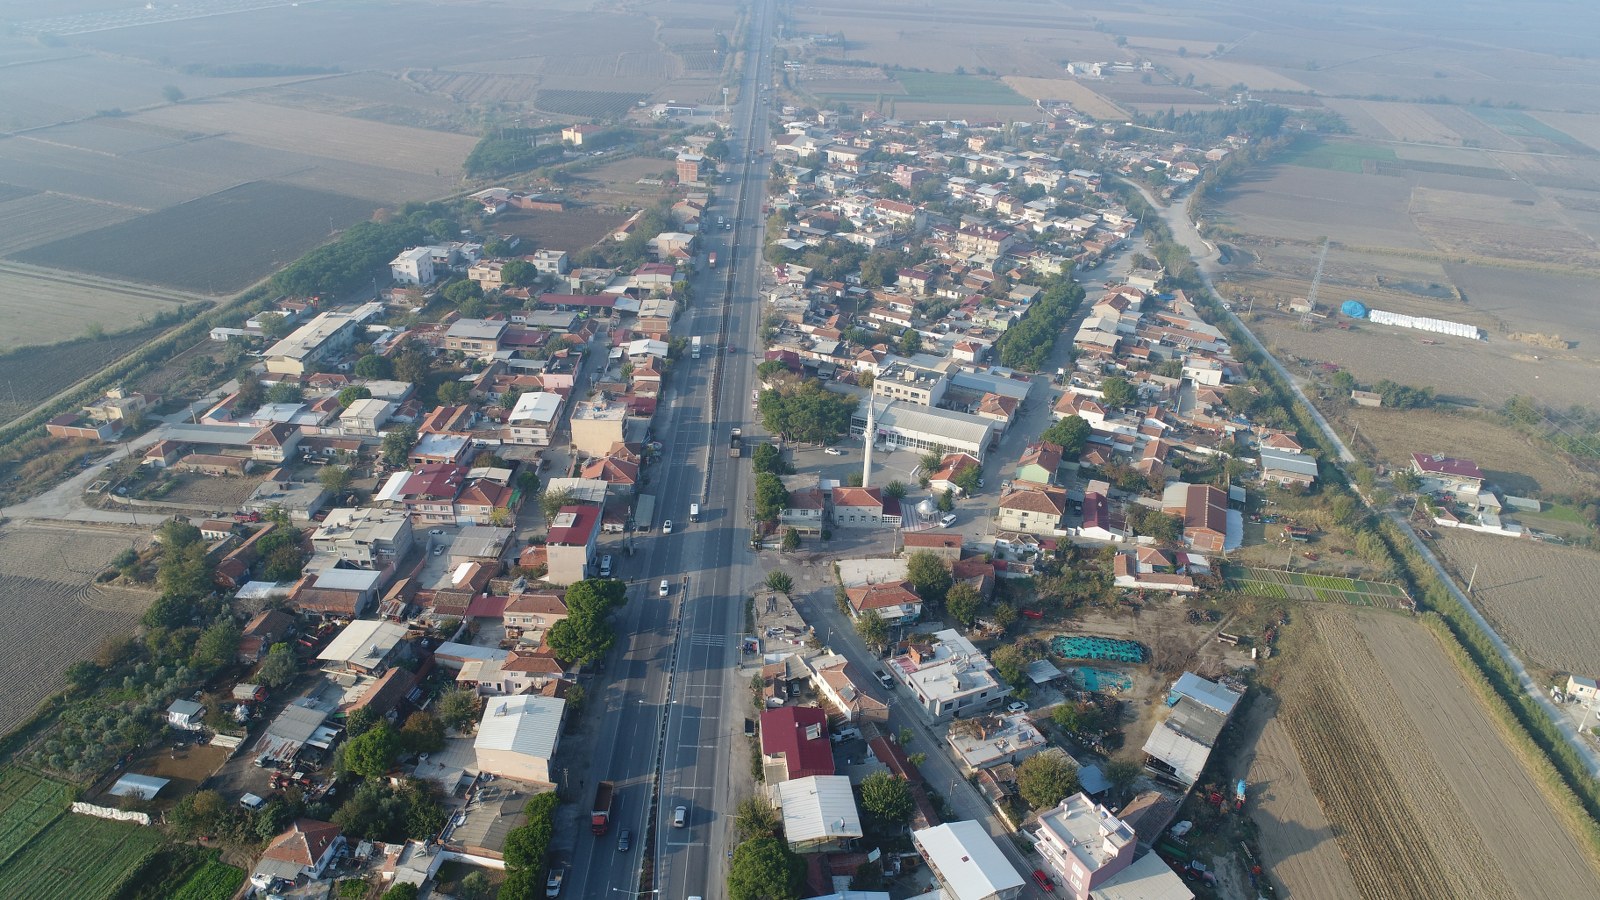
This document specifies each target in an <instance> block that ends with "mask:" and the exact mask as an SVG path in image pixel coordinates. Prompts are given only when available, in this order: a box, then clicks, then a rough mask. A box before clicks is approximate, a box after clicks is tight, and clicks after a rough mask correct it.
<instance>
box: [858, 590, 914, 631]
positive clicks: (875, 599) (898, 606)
mask: <svg viewBox="0 0 1600 900" xmlns="http://www.w3.org/2000/svg"><path fill="white" fill-rule="evenodd" d="M845 594H846V595H848V596H849V598H850V614H851V615H853V616H856V617H858V618H859V617H860V616H862V615H864V614H866V612H867V611H868V610H872V611H874V612H876V613H877V614H878V615H879V616H881V617H882V618H883V620H884V621H885V622H889V623H890V624H900V623H906V622H915V621H916V620H917V619H920V618H921V617H922V598H921V597H918V596H917V592H916V591H914V590H912V588H911V582H909V581H885V582H882V583H880V584H866V585H862V586H861V587H853V588H847V589H845Z"/></svg>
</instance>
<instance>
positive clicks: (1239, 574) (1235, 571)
mask: <svg viewBox="0 0 1600 900" xmlns="http://www.w3.org/2000/svg"><path fill="white" fill-rule="evenodd" d="M1225 571H1226V578H1227V583H1228V587H1229V589H1230V590H1236V591H1239V592H1241V593H1246V594H1251V595H1253V596H1257V597H1266V598H1268V599H1271V600H1309V601H1315V602H1321V603H1345V604H1349V605H1351V606H1376V607H1381V608H1384V609H1410V608H1411V601H1410V600H1409V598H1407V597H1406V593H1405V591H1403V590H1401V589H1400V588H1399V587H1397V586H1395V585H1392V584H1385V583H1383V582H1380V581H1359V580H1357V579H1354V578H1342V577H1339V576H1335V575H1314V574H1311V573H1307V572H1288V571H1284V570H1282V569H1257V568H1248V567H1244V566H1228V567H1227V569H1226V570H1225Z"/></svg>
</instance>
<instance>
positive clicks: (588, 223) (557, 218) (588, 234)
mask: <svg viewBox="0 0 1600 900" xmlns="http://www.w3.org/2000/svg"><path fill="white" fill-rule="evenodd" d="M627 218H628V216H627V214H625V213H618V212H610V211H608V210H603V209H587V208H580V209H568V210H564V211H562V212H544V211H542V210H516V211H513V212H506V213H503V214H502V215H499V216H496V217H495V220H494V224H493V226H492V227H493V228H494V230H495V231H496V232H497V233H499V234H517V235H521V236H522V237H523V238H524V239H526V240H531V241H532V242H533V245H534V246H535V247H548V248H552V249H555V250H565V251H567V252H568V253H577V252H578V251H579V250H585V249H587V248H589V247H592V246H594V245H595V244H596V243H598V242H599V241H600V240H601V239H603V238H604V237H605V236H606V234H607V233H609V232H610V231H611V229H613V228H615V227H617V226H618V225H621V224H622V223H623V222H624V221H626V220H627Z"/></svg>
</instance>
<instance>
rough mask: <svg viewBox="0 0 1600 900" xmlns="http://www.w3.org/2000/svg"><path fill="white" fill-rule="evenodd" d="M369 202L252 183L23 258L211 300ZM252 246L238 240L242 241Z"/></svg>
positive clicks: (365, 209)
mask: <svg viewBox="0 0 1600 900" xmlns="http://www.w3.org/2000/svg"><path fill="white" fill-rule="evenodd" d="M371 213H372V205H371V204H370V203H369V202H368V201H364V200H360V199H357V198H355V197H348V196H344V195H342V194H334V193H329V192H326V191H314V190H307V189H306V188H300V187H293V186H290V185H282V184H273V183H270V182H252V183H250V184H245V185H240V186H239V187H236V188H233V189H231V190H227V191H223V192H221V193H218V194H212V195H209V196H206V197H202V198H200V199H198V200H193V201H190V202H188V203H184V204H180V205H178V206H174V207H170V208H168V209H164V210H162V211H160V212H154V213H150V214H148V215H144V216H140V217H138V218H136V219H132V220H130V221H127V222H123V223H121V224H119V225H112V226H109V227H106V228H101V229H98V230H96V231H91V232H88V233H87V234H81V235H78V236H76V237H71V238H65V239H63V240H59V241H55V242H53V243H50V244H45V245H44V246H42V247H35V248H33V249H31V250H27V251H24V252H22V253H20V254H17V258H18V259H19V260H20V261H22V262H26V263H30V264H33V265H39V266H47V267H51V268H58V269H78V270H82V271H87V272H93V273H96V274H99V275H104V276H107V277H110V278H122V279H127V280H130V281H138V282H145V283H150V284H164V285H169V286H172V287H175V288H179V289H182V290H190V291H196V292H204V293H208V294H217V293H226V292H232V291H236V290H240V289H242V288H244V287H246V286H248V285H249V284H250V283H251V282H253V281H255V280H257V279H259V278H262V277H264V276H266V275H269V274H271V273H272V271H273V270H274V269H276V268H277V267H279V266H282V265H286V264H288V263H290V262H293V261H294V260H295V259H296V258H298V257H299V256H300V255H301V254H302V253H304V252H305V251H307V250H310V249H311V248H312V247H315V246H317V245H318V244H319V243H321V242H322V241H324V240H326V239H327V238H328V224H329V222H330V220H331V221H332V222H333V224H334V225H335V226H336V227H337V226H345V225H350V224H353V223H355V222H358V221H361V220H363V219H365V218H367V217H368V216H369V215H371ZM247 232H248V233H249V234H250V239H249V240H247V241H243V242H241V241H240V239H239V238H240V236H241V235H242V234H245V233H247Z"/></svg>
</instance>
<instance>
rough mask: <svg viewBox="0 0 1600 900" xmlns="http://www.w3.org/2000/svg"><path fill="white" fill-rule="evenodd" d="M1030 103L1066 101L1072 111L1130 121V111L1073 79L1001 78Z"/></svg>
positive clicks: (1016, 76)
mask: <svg viewBox="0 0 1600 900" xmlns="http://www.w3.org/2000/svg"><path fill="white" fill-rule="evenodd" d="M1001 80H1002V81H1004V82H1005V83H1006V84H1008V85H1010V86H1011V89H1012V90H1014V91H1016V92H1017V93H1019V94H1021V95H1022V96H1024V97H1027V98H1028V99H1029V100H1065V101H1067V102H1068V103H1071V104H1072V108H1073V109H1075V110H1077V111H1078V112H1081V113H1083V114H1084V115H1086V116H1090V117H1092V118H1096V119H1112V120H1116V119H1122V120H1126V119H1127V116H1128V114H1127V111H1125V110H1124V109H1123V108H1122V107H1120V106H1118V105H1116V104H1115V103H1112V102H1111V101H1110V100H1108V99H1106V98H1105V97H1102V96H1101V95H1099V94H1097V93H1095V92H1094V89H1093V88H1092V87H1090V86H1089V85H1087V84H1085V83H1083V82H1081V81H1078V80H1076V79H1073V78H1025V77H1022V76H1020V75H1011V76H1008V77H1006V78H1003V79H1001Z"/></svg>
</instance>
